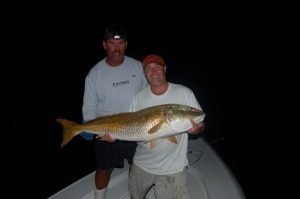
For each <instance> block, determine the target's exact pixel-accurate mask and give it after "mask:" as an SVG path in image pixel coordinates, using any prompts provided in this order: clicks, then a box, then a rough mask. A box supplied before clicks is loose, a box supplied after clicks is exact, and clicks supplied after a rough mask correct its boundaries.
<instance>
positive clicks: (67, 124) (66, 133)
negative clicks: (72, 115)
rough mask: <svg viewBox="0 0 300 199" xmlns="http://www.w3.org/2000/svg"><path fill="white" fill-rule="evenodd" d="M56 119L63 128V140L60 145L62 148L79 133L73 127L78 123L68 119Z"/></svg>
mask: <svg viewBox="0 0 300 199" xmlns="http://www.w3.org/2000/svg"><path fill="white" fill-rule="evenodd" d="M56 121H57V122H58V123H59V124H60V125H61V126H62V128H63V140H62V143H61V145H60V148H62V147H64V146H65V145H66V144H67V143H69V142H70V141H71V140H72V138H73V137H74V136H76V135H77V133H76V131H74V130H73V128H72V127H73V126H74V125H76V124H78V123H76V122H73V121H70V120H66V119H56Z"/></svg>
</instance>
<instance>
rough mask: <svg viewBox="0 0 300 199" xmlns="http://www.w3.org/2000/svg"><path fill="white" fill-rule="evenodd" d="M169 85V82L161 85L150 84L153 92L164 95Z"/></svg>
mask: <svg viewBox="0 0 300 199" xmlns="http://www.w3.org/2000/svg"><path fill="white" fill-rule="evenodd" d="M168 87H169V83H168V82H165V83H164V84H161V85H159V86H150V89H151V92H152V93H153V94H155V95H162V94H164V93H165V92H166V91H167V90H168Z"/></svg>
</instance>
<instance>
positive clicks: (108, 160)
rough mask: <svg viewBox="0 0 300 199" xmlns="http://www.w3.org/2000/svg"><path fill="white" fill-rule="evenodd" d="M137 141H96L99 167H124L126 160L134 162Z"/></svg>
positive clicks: (97, 164) (130, 162)
mask: <svg viewBox="0 0 300 199" xmlns="http://www.w3.org/2000/svg"><path fill="white" fill-rule="evenodd" d="M136 145H137V144H136V142H131V141H130V142H129V141H120V140H116V141H115V142H114V143H109V142H105V141H96V146H95V155H96V166H97V169H109V168H123V167H124V160H125V159H127V162H128V163H129V164H132V160H133V156H134V153H135V149H136Z"/></svg>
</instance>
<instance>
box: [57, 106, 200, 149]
mask: <svg viewBox="0 0 300 199" xmlns="http://www.w3.org/2000/svg"><path fill="white" fill-rule="evenodd" d="M204 118H205V114H204V113H203V112H202V111H200V110H198V109H195V108H193V107H190V106H185V105H181V104H163V105H158V106H152V107H148V108H145V109H142V110H139V111H136V112H124V113H118V114H113V115H108V116H102V117H98V118H96V119H94V120H91V121H89V122H88V123H85V124H79V123H76V122H72V121H69V120H66V119H56V121H57V122H59V123H60V124H61V125H62V127H63V142H62V144H61V147H63V146H64V145H66V144H67V143H68V142H69V141H71V139H72V138H73V137H74V136H76V135H78V134H80V133H81V132H83V131H86V132H90V133H92V134H96V135H100V136H103V135H104V134H106V133H109V134H110V136H111V137H112V138H113V139H119V140H126V141H145V142H148V141H153V140H155V139H157V138H163V137H170V136H172V135H176V134H179V133H182V132H185V131H187V130H188V129H190V128H191V127H192V124H191V121H190V119H193V120H194V121H195V122H200V121H203V120H204Z"/></svg>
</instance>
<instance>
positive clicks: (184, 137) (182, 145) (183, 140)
mask: <svg viewBox="0 0 300 199" xmlns="http://www.w3.org/2000/svg"><path fill="white" fill-rule="evenodd" d="M169 103H175V104H183V105H188V106H191V107H194V108H197V109H199V110H202V108H201V107H200V105H199V103H198V101H197V99H196V97H195V95H194V93H193V92H192V90H190V89H189V88H187V87H185V86H182V85H178V84H173V83H169V86H168V90H167V91H166V92H165V93H164V94H162V95H154V94H153V93H152V92H151V90H150V87H147V88H145V89H143V90H142V91H140V92H139V93H137V94H136V95H135V96H134V98H133V101H132V103H131V105H130V111H138V110H140V109H143V108H147V107H151V106H156V105H160V104H169ZM176 139H177V144H174V143H171V142H169V141H168V140H167V139H161V141H160V142H159V144H158V145H157V146H156V147H154V148H152V149H150V143H144V142H138V146H137V149H136V153H135V155H134V159H133V162H134V163H135V164H136V165H137V166H139V167H141V168H142V169H144V170H145V171H147V172H149V173H152V174H156V175H166V174H173V173H177V172H180V171H182V170H183V169H184V167H185V166H187V165H188V159H187V144H188V134H187V133H181V134H179V135H176Z"/></svg>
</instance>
